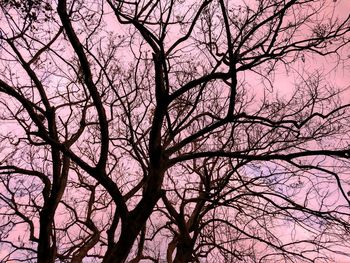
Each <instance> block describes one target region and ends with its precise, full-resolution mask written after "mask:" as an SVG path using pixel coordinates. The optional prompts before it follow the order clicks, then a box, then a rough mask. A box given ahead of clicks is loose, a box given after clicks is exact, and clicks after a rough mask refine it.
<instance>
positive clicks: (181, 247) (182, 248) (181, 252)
mask: <svg viewBox="0 0 350 263" xmlns="http://www.w3.org/2000/svg"><path fill="white" fill-rule="evenodd" d="M192 252H193V242H192V240H190V239H188V238H181V237H180V238H179V241H178V243H177V246H176V255H175V259H174V263H187V262H192V261H193V260H192Z"/></svg>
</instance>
